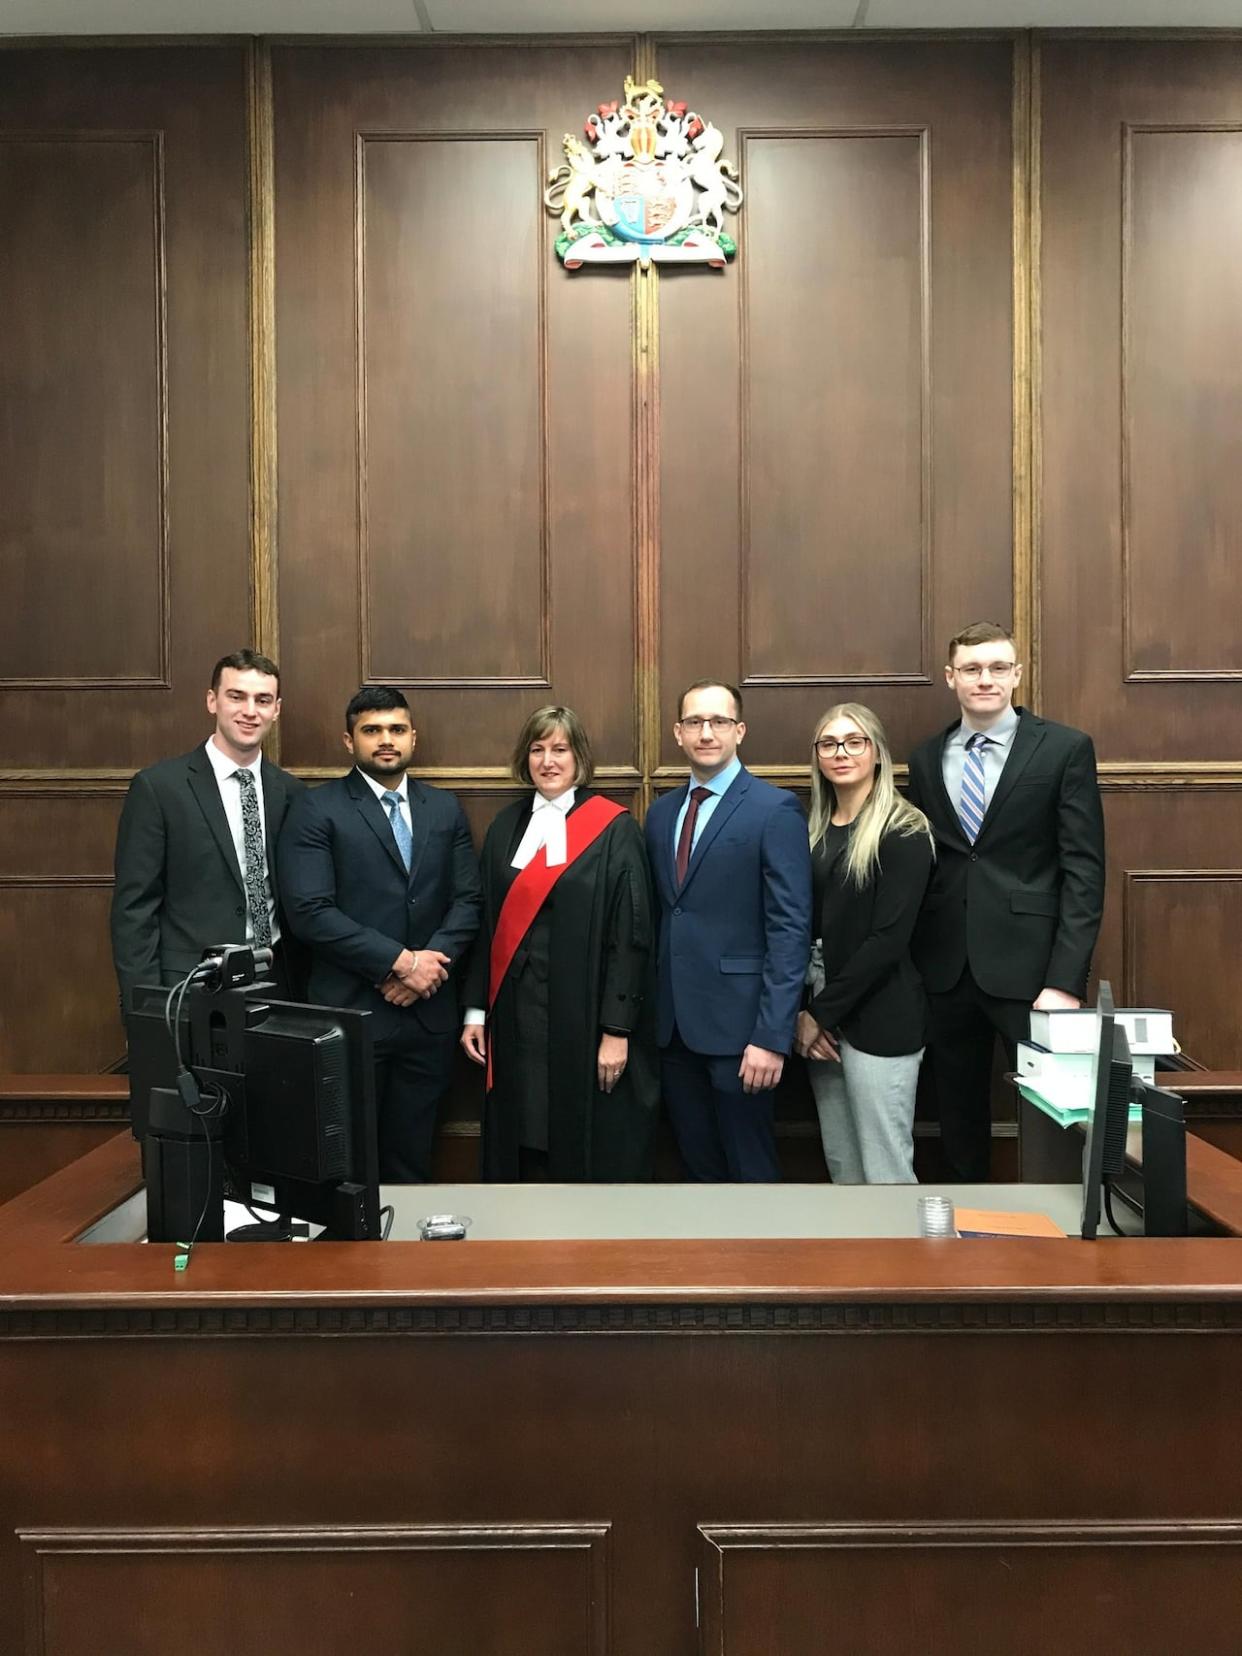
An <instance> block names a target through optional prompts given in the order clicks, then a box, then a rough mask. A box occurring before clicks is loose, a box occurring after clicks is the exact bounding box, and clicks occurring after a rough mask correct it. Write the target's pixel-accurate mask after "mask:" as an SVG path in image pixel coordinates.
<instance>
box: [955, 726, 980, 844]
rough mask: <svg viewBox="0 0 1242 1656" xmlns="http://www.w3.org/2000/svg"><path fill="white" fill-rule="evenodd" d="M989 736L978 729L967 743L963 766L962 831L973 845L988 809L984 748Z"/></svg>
mask: <svg viewBox="0 0 1242 1656" xmlns="http://www.w3.org/2000/svg"><path fill="white" fill-rule="evenodd" d="M987 745H988V738H987V737H986V736H984V735H983V734H982V733H981V732H980V731H976V732H975V734H974V735H973V736H972V737H971V738H970V740H969V741H968V742H967V744H966V763H965V764H964V765H963V766H962V797H961V801H960V803H959V805H958V807H957V814H958V818H959V820H960V821H961V824H962V832H963V833H964V834H965V835H966V838H967V839H968V840H969V841H970V843H971V844H972V845H973V844H974V843H975V841H976V840H977V839H978V838H979V830H980V828H982V827H983V813H984V812H985V811H986V810H987V795H986V793H985V792H984V788H983V750H984V748H985V747H986V746H987Z"/></svg>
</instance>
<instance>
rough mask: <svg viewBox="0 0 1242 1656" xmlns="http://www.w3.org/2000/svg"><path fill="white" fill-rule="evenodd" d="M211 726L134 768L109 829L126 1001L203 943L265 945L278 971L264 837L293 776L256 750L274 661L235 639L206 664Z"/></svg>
mask: <svg viewBox="0 0 1242 1656" xmlns="http://www.w3.org/2000/svg"><path fill="white" fill-rule="evenodd" d="M207 711H208V713H209V714H211V715H212V717H213V718H214V719H215V729H214V730H213V732H212V734H211V735H210V736H209V737H208V738H207V740H206V741H205V742H204V743H202V744H201V745H200V746H198V747H196V748H194V749H192V750H191V751H190V752H189V753H185V754H182V756H181V757H180V758H179V759H164V760H161V761H160V763H158V764H155V765H150V766H148V767H147V769H145V770H141V771H139V772H138V774H137V775H136V776H135V777H134V780H133V782H132V783H131V784H130V788H129V793H128V794H127V796H126V799H125V805H124V808H123V809H122V811H121V821H120V826H119V827H118V829H117V837H116V885H115V888H114V890H113V895H112V959H113V964H114V965H115V967H116V975H117V980H118V982H119V983H120V986H121V1005H122V1009H123V1010H125V1009H127V1007H128V1003H129V997H130V994H131V992H132V990H133V989H134V988H135V987H136V986H137V985H139V984H148V983H152V984H159V983H163V984H172V983H176V982H178V981H179V980H180V979H181V978H183V977H184V976H185V975H186V973H187V972H188V971H189V970H190V969H191V967H193V966H194V965H196V964H197V962H198V960H199V958H200V956H201V955H202V952H203V950H204V948H206V947H207V946H208V945H209V944H212V943H250V944H252V945H254V946H255V947H270V948H272V949H273V951H274V975H275V977H276V981H277V983H278V984H279V985H280V986H281V989H282V991H283V992H286V993H287V992H288V990H289V988H290V981H289V976H288V971H287V962H286V959H285V951H284V949H283V948H282V945H281V924H280V914H279V910H278V907H277V903H276V861H275V860H276V836H277V833H278V832H279V830H280V827H281V824H282V823H283V822H284V819H285V813H286V811H287V810H288V808H289V805H290V803H291V802H292V800H293V798H294V796H295V795H296V794H298V793H300V792H302V791H303V789H304V786H305V784H304V783H302V782H300V781H298V779H297V778H296V777H294V776H290V775H289V773H288V772H287V771H283V770H281V769H280V768H279V766H277V765H273V764H271V763H269V761H268V760H267V759H265V758H264V757H263V754H262V743H263V738H264V737H265V736H266V735H267V733H268V731H269V730H270V729H271V728H272V726H273V724H275V722H276V719H277V717H278V716H279V714H280V670H279V668H278V667H277V666H276V663H275V662H274V661H270V660H269V659H268V658H267V656H263V655H259V654H257V653H256V652H255V651H254V650H237V651H235V652H234V653H233V654H232V655H226V656H224V657H222V659H221V660H220V661H218V662H217V663H216V665H215V668H214V670H213V672H212V675H211V688H210V690H208V692H207Z"/></svg>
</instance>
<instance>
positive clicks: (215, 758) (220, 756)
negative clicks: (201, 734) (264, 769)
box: [203, 736, 263, 782]
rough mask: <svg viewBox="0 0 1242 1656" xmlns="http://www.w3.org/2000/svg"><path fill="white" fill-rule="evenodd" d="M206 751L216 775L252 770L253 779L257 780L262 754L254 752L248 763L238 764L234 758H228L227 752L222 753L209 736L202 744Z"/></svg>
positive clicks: (232, 774) (229, 774)
mask: <svg viewBox="0 0 1242 1656" xmlns="http://www.w3.org/2000/svg"><path fill="white" fill-rule="evenodd" d="M203 746H204V748H205V749H206V751H207V759H208V762H209V763H210V765H211V768H212V770H213V771H215V773H216V775H217V776H218V777H221V778H223V777H225V776H236V775H237V772H238V771H239V770H248V771H253V772H254V779H255V781H256V782H257V781H258V780H259V768H260V766H261V765H262V764H263V755H262V754H261V753H256V754H255V756H254V758H253V759H252V760H251V761H250V763H249V764H248V765H239V764H238V763H237V761H236V759H230V758H229V756H228V754H227V753H222V752H221V750H220V749H219V748H218V747H217V746H216V743H215V738H214V737H213V736H209V737H208V738H207V740H206V741H205V742H204V744H203Z"/></svg>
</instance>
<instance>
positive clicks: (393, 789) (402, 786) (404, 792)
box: [354, 765, 410, 805]
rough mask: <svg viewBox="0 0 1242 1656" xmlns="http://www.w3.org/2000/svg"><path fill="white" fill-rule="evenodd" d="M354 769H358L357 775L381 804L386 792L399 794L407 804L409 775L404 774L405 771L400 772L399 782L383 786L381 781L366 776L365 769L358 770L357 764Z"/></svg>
mask: <svg viewBox="0 0 1242 1656" xmlns="http://www.w3.org/2000/svg"><path fill="white" fill-rule="evenodd" d="M354 769H355V770H356V771H358V775H359V776H360V777H361V778H362V780H363V781H364V782H365V783H366V785H367V787H368V788H370V790H371V792H372V793H373V794H374V795H375V797H376V799H378V800H379V801H380V803H381V804H382V803H383V800H384V795H385V794H386V793H396V794H400V795H401V798H402V800H403V801H404V802H405V803H406V804H407V805H408V804H409V799H410V784H409V777H408V776H407V775H406V773H405V772H404V771H402V772H401V780H400V781H399V782H392V783H390V784H389V785H388V786H387V787H385V786H384V784H383V783H382V782H377V781H376V780H375V778H374V777H373V776H368V775H367V773H366V771H364V770H359V769H358V766H357V765H355V766H354Z"/></svg>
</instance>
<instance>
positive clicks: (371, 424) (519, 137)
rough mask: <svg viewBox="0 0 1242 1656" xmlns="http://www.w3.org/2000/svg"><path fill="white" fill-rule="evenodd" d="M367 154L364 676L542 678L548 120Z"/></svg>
mask: <svg viewBox="0 0 1242 1656" xmlns="http://www.w3.org/2000/svg"><path fill="white" fill-rule="evenodd" d="M358 168H359V197H360V200H359V222H358V235H359V237H360V239H361V241H362V247H361V249H360V271H361V277H360V281H361V292H360V296H359V327H360V331H361V337H362V341H363V345H362V368H361V372H362V383H361V386H360V396H361V432H362V454H361V466H362V472H361V479H360V494H361V507H362V544H361V553H362V562H363V568H362V584H363V610H364V613H363V621H362V628H363V648H362V676H363V678H364V679H367V680H372V681H374V680H379V681H381V682H395V683H401V682H406V681H413V682H414V683H431V684H435V683H437V682H441V683H445V684H449V685H456V684H459V683H461V682H463V681H465V682H467V683H468V682H470V681H471V680H474V679H481V680H494V681H497V682H499V683H500V684H504V683H512V682H513V681H515V680H517V681H521V680H526V681H527V682H528V683H529V684H530V685H531V686H532V687H533V688H534V689H538V688H539V687H540V686H541V685H545V684H546V681H547V671H548V660H547V650H546V648H545V618H546V615H547V607H548V599H549V594H548V591H547V579H546V575H547V571H546V559H547V550H548V547H547V522H546V514H545V495H546V477H545V470H546V466H547V440H546V437H547V434H546V431H545V429H544V414H545V407H546V398H545V387H544V357H545V348H546V315H545V306H544V290H545V284H546V277H547V248H546V246H545V237H544V234H543V228H544V219H545V216H546V215H545V211H544V206H543V199H542V187H543V175H544V172H545V170H546V164H545V158H544V145H543V135H542V133H538V132H535V133H526V134H513V135H511V136H503V135H499V134H497V135H492V136H474V135H470V134H460V133H459V134H454V135H452V136H450V137H446V138H443V139H435V138H429V137H428V138H414V137H393V138H384V137H380V136H376V135H368V134H363V135H362V136H361V137H360V139H359V152H358ZM487 226H495V230H494V231H492V232H491V234H493V235H499V234H500V233H501V230H502V227H503V248H504V254H503V259H504V267H505V272H506V280H504V281H497V268H496V263H495V261H494V259H493V258H492V257H491V256H490V252H491V250H490V247H489V246H488V240H487V237H488V231H487V230H486V229H485V228H484V227H487ZM481 237H482V238H483V240H482V243H481V242H480V238H481ZM449 317H452V318H453V325H452V327H448V326H446V319H447V318H449ZM622 366H623V365H622Z"/></svg>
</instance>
